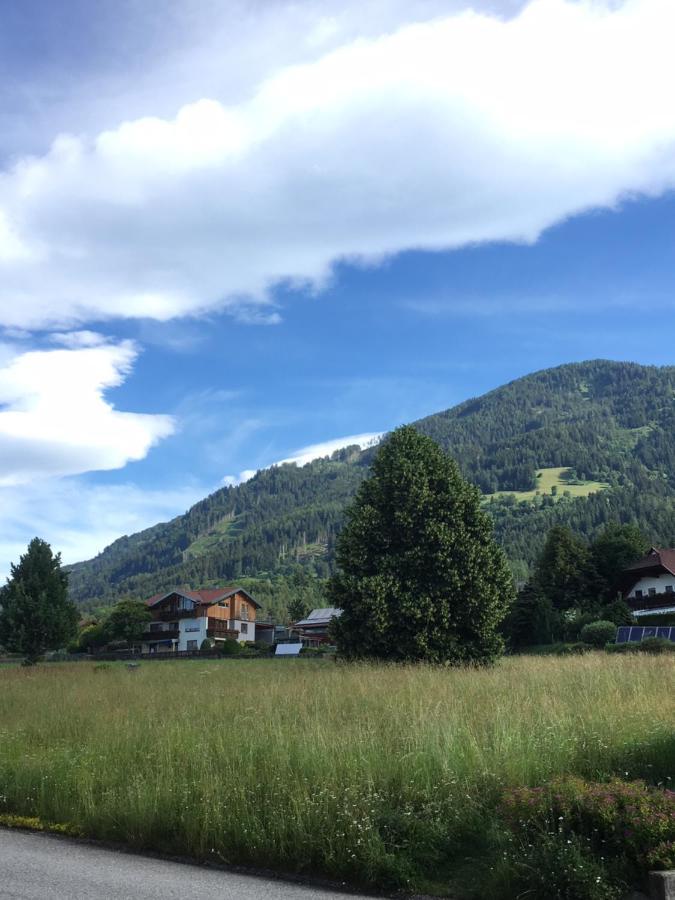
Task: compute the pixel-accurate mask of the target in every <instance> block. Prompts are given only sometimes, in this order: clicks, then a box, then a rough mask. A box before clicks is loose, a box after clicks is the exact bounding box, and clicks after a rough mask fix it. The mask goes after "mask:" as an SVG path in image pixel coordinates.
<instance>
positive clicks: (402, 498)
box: [327, 426, 513, 663]
mask: <svg viewBox="0 0 675 900" xmlns="http://www.w3.org/2000/svg"><path fill="white" fill-rule="evenodd" d="M337 564H338V572H337V574H336V575H334V576H333V577H332V578H331V579H330V581H329V583H328V588H327V595H328V600H329V602H330V603H332V605H333V606H336V607H339V608H341V609H342V610H343V613H342V616H340V618H339V619H336V620H335V621H334V637H335V639H336V641H337V644H338V648H339V650H340V652H341V653H342V654H343V655H344V656H346V657H351V658H364V657H366V658H367V657H372V658H379V659H391V660H428V661H430V662H443V661H449V662H453V663H462V662H467V663H468V662H480V663H484V662H490V661H492V660H494V659H495V658H496V657H497V656H498V655H499V653H501V651H502V649H503V644H502V638H501V635H500V633H499V625H500V623H501V621H502V619H503V618H504V616H505V615H506V612H507V610H508V608H509V606H510V604H511V602H512V600H513V582H512V579H511V575H510V572H509V570H508V567H507V564H506V558H505V556H504V554H503V552H502V551H501V550H500V549H499V548H498V547H497V545H496V543H495V542H494V540H493V537H492V520H491V519H490V517H489V516H488V515H487V514H486V513H484V512H483V511H482V510H481V508H480V493H479V491H478V489H477V488H475V487H473V486H472V485H470V484H469V483H468V482H466V481H465V480H464V479H463V478H462V476H461V475H460V472H459V469H458V467H457V465H456V463H455V462H454V461H453V460H452V459H450V458H449V457H448V456H446V455H445V453H443V451H442V450H441V449H440V447H439V446H438V445H437V444H436V443H435V441H433V440H431V438H428V437H426V436H424V435H422V434H420V433H419V432H418V431H417V430H416V429H415V428H413V427H411V426H406V427H404V428H399V429H398V430H396V431H394V432H393V433H392V434H391V435H390V437H389V438H388V439H387V440H386V441H385V443H384V444H382V445H381V447H380V448H379V450H378V452H377V454H376V456H375V458H374V460H373V464H372V474H371V476H370V478H368V479H367V480H366V481H364V482H363V483H362V485H361V487H360V488H359V490H358V492H357V495H356V498H355V500H354V502H353V504H352V505H351V507H350V508H349V509H348V510H347V516H346V524H345V526H344V528H343V530H342V532H341V534H340V537H339V539H338V543H337Z"/></svg>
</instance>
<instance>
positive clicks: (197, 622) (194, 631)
mask: <svg viewBox="0 0 675 900" xmlns="http://www.w3.org/2000/svg"><path fill="white" fill-rule="evenodd" d="M207 621H208V620H207V618H206V616H199V617H198V618H196V619H181V620H180V621H179V623H178V629H179V636H178V647H177V648H176V649H177V650H187V649H188V645H187V642H188V641H197V647H196V649H197V650H199V648H200V647H201V645H202V641H203V640H204V639H205V638H206V623H207Z"/></svg>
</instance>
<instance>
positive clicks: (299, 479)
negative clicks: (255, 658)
mask: <svg viewBox="0 0 675 900" xmlns="http://www.w3.org/2000/svg"><path fill="white" fill-rule="evenodd" d="M674 395H675V368H673V367H662V368H657V367H654V366H639V365H634V364H631V363H617V362H608V361H603V360H596V361H591V362H585V363H578V364H573V365H567V366H560V367H559V368H556V369H548V370H545V371H543V372H537V373H535V374H533V375H528V376H527V377H525V378H521V379H519V380H517V381H514V382H512V383H511V384H508V385H505V386H504V387H501V388H499V389H498V390H495V391H492V392H490V393H489V394H486V395H484V396H483V397H480V398H478V399H475V400H470V401H467V402H466V403H462V404H460V405H459V406H457V407H454V408H453V409H450V410H447V411H446V412H442V413H439V414H437V415H434V416H430V417H429V418H426V419H423V420H421V421H420V422H418V423H416V427H417V428H418V429H419V430H420V431H421V432H423V433H424V434H427V435H429V436H430V437H432V438H433V439H434V440H435V441H437V443H438V444H439V445H440V446H441V447H442V448H443V449H444V450H446V451H447V452H448V453H450V455H451V456H452V457H453V458H454V459H455V460H456V461H457V463H458V465H459V467H460V470H461V472H462V474H463V475H464V477H465V478H468V479H469V480H470V481H472V482H474V483H475V484H477V485H478V486H479V487H480V488H481V490H483V491H484V492H485V493H493V492H495V491H504V490H529V489H532V488H534V487H536V478H535V473H536V471H537V469H540V468H548V467H554V466H557V467H568V468H569V470H570V471H569V475H568V478H569V479H570V480H571V481H574V479H580V480H584V479H586V480H588V479H593V480H597V481H602V482H606V483H608V484H609V485H610V487H609V489H608V490H605V491H603V492H601V493H596V494H591V495H590V496H588V497H579V498H571V497H565V496H562V497H561V496H560V493H561V492H559V494H558V496H557V497H553V496H550V495H548V496H539V497H536V498H535V500H534V501H527V502H524V501H523V502H520V501H519V500H518V498H517V497H514V496H506V497H503V498H501V499H496V498H491V499H490V501H489V502H487V504H486V506H487V509H488V510H489V512H490V514H491V516H492V517H493V519H494V523H495V537H496V539H497V541H498V543H499V544H500V546H501V547H502V548H503V549H504V551H505V552H506V554H507V556H508V558H509V561H510V563H511V566H512V569H513V571H514V573H517V577H518V578H519V579H523V580H525V579H526V578H527V577H528V575H529V568H530V567H531V566H532V565H533V564H534V562H535V560H536V559H537V557H538V556H539V554H540V553H541V550H542V546H543V543H544V538H545V536H546V534H547V533H548V532H549V531H550V529H551V528H553V527H554V526H557V525H559V526H563V527H566V528H568V529H570V530H571V531H572V532H573V533H574V534H577V535H580V536H583V537H584V538H585V539H586V540H587V541H589V540H591V539H593V538H595V537H596V536H597V535H598V534H599V533H600V532H601V531H602V530H603V529H604V528H605V526H606V525H608V524H609V523H614V524H616V525H622V526H626V525H628V526H631V525H633V526H636V527H638V528H639V529H640V530H641V531H642V533H644V534H645V535H648V536H649V539H650V541H651V542H653V543H655V544H657V545H660V546H672V545H674V544H675V502H674V501H675V442H673V440H672V434H673V432H674V431H675V402H674V400H673V397H674ZM372 456H373V451H372V450H371V451H366V452H364V453H358V452H357V451H355V450H354V448H347V449H346V450H341V451H338V452H337V453H335V454H333V456H332V457H331V459H324V460H318V461H316V462H314V463H311V464H309V465H307V466H303V467H301V468H298V467H295V466H291V465H285V466H279V467H277V468H273V469H269V470H266V471H262V472H259V473H258V474H257V475H256V476H255V477H254V478H253V479H251V481H249V482H247V483H246V484H242V485H239V486H238V487H235V488H224V489H222V490H220V491H217V492H216V493H214V494H212V495H211V496H210V497H207V498H206V499H205V500H203V501H201V502H200V503H198V504H196V506H194V507H193V508H192V509H190V510H189V511H188V512H187V513H186V514H185V515H184V516H179V517H177V518H176V519H174V520H173V521H171V522H168V523H165V524H162V525H156V526H155V527H153V528H150V529H147V530H146V531H143V532H140V533H139V534H136V535H132V536H131V537H123V538H120V539H119V540H118V541H115V543H114V544H112V545H111V546H110V547H108V548H107V549H106V550H105V551H104V552H103V553H102V554H100V555H99V556H97V557H96V558H95V559H93V560H90V561H89V562H86V563H79V564H78V565H76V566H73V567H72V569H71V571H72V575H71V593H72V597H73V599H75V600H77V601H78V602H79V603H82V604H83V605H87V606H88V607H89V608H92V607H95V606H98V605H101V604H108V605H109V604H110V603H111V602H112V601H113V600H114V599H116V598H118V597H121V596H130V595H131V596H135V597H138V598H146V597H149V596H150V595H152V594H153V593H156V592H157V591H160V590H165V589H169V588H171V587H174V586H175V585H176V584H190V585H191V586H193V587H204V586H208V585H211V584H228V583H232V582H233V581H240V580H241V578H242V576H248V577H252V576H256V577H257V578H259V579H260V581H261V584H267V585H272V586H271V587H269V588H268V590H267V599H263V603H264V605H265V613H268V612H270V613H271V614H272V615H273V616H275V617H277V618H279V619H280V620H282V619H283V617H284V616H286V615H287V603H288V598H290V596H291V595H292V594H293V590H292V588H290V587H289V579H290V578H292V575H293V572H294V571H295V570H296V569H297V567H302V568H303V569H305V570H306V571H307V572H308V574H309V575H310V577H311V578H312V580H313V581H312V584H313V586H314V587H315V588H316V589H317V590H316V594H315V596H313V597H312V598H311V600H309V601H308V602H309V603H310V605H312V606H316V605H321V601H320V587H321V582H322V581H323V579H325V578H326V577H327V576H328V575H330V573H331V571H332V568H333V565H334V547H335V540H336V536H337V534H338V533H339V530H340V528H341V525H342V521H343V512H344V509H345V507H346V505H347V504H348V503H349V502H350V501H351V499H352V498H353V496H354V494H355V492H356V490H357V488H358V486H359V484H360V483H361V481H362V480H363V478H364V477H365V475H366V474H367V471H368V464H369V462H370V459H371V458H372ZM562 493H563V495H564V489H563V490H562ZM619 543H620V542H619ZM610 544H611V542H610ZM605 549H606V550H607V555H603V556H602V558H601V559H598V560H597V562H598V563H599V564H601V563H602V561H603V560H604V561H605V562H606V561H607V560H608V559H609V551H610V550H611V547H609V546H608V547H607V548H605ZM600 575H601V577H602V578H606V575H607V571H606V570H605V571H604V572H603V571H602V570H601V571H600ZM614 589H615V586H614V585H611V586H610V587H609V588H608V593H607V595H606V596H605V597H603V598H600V597H598V596H595V595H597V591H595V592H594V594H593V596H591V597H590V598H589V599H591V600H592V599H595V600H602V602H607V601H611V600H613V599H614V597H615V596H616V594H615V592H614V593H612V591H613V590H614ZM276 596H283V597H284V598H285V599H283V601H282V602H280V603H277V602H276V600H275V598H276ZM268 600H269V603H270V606H269V607H268V606H267V602H268Z"/></svg>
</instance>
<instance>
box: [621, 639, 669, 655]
mask: <svg viewBox="0 0 675 900" xmlns="http://www.w3.org/2000/svg"><path fill="white" fill-rule="evenodd" d="M605 650H607V652H608V653H675V641H668V640H666V639H665V638H657V637H650V638H645V639H644V641H631V642H630V643H629V642H626V643H625V644H614V643H611V644H606V645H605Z"/></svg>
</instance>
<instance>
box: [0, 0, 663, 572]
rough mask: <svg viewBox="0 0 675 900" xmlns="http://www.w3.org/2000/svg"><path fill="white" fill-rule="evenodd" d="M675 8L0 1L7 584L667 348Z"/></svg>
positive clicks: (516, 0) (1, 446)
mask: <svg viewBox="0 0 675 900" xmlns="http://www.w3.org/2000/svg"><path fill="white" fill-rule="evenodd" d="M674 38H675V4H673V3H672V0H513V2H511V0H474V2H472V3H468V2H465V0H444V2H441V0H405V2H403V0H400V2H399V0H359V2H356V0H340V2H337V0H321V2H318V0H312V2H310V0H294V2H284V0H266V2H263V0H232V2H228V3H227V4H223V3H222V2H220V0H161V2H160V0H98V2H97V3H95V4H94V3H90V2H89V0H61V2H59V3H58V4H55V3H53V2H52V0H3V2H2V3H1V4H0V576H3V575H6V574H7V573H8V572H9V565H10V562H12V561H13V562H17V561H18V557H19V555H20V554H21V553H22V552H23V551H24V549H25V546H26V544H27V543H28V541H29V540H30V539H31V538H32V537H33V536H35V535H38V536H40V537H42V538H44V539H46V540H48V541H49V542H50V543H51V544H52V546H53V548H54V550H55V551H60V552H62V555H63V559H64V561H66V562H75V561H77V560H79V559H84V558H89V557H91V556H93V555H95V554H96V553H98V552H100V551H101V550H102V549H103V548H104V547H105V546H106V545H107V544H109V543H110V542H111V541H113V540H114V539H115V538H117V537H119V536H121V535H122V534H131V533H133V532H135V531H137V530H139V529H141V528H144V527H147V526H149V525H152V524H154V523H156V522H158V521H163V520H166V519H169V518H172V517H173V516H175V515H178V514H180V513H182V512H184V511H185V510H186V509H187V508H188V507H189V506H190V505H191V504H192V503H194V502H195V501H197V500H198V499H200V498H201V497H203V496H205V495H206V494H208V493H211V492H212V491H214V490H216V489H218V488H220V487H222V486H223V485H233V484H236V483H237V482H238V481H240V480H241V479H243V478H247V477H250V475H251V474H252V473H254V472H255V471H256V470H257V469H259V468H262V467H265V466H269V465H271V464H274V463H277V462H280V461H282V460H296V461H297V462H298V463H299V464H302V462H304V461H307V460H308V459H310V458H313V457H315V456H320V455H323V454H325V453H328V452H331V450H333V449H335V448H337V447H339V446H343V445H345V444H348V443H355V442H357V443H361V444H364V445H365V444H367V443H369V442H372V441H373V440H376V439H377V436H378V435H380V434H382V433H385V432H387V431H388V430H390V429H392V428H394V427H396V426H397V425H400V424H402V423H404V422H409V421H413V420H415V419H417V418H420V417H422V416H424V415H428V414H430V413H433V412H437V411H440V410H443V409H446V408H448V407H450V406H452V405H454V404H456V403H458V402H461V401H462V400H465V399H467V398H468V397H472V396H476V395H479V394H481V393H483V392H484V391H486V390H490V389H492V388H494V387H498V386H499V385H501V384H503V383H505V382H507V381H509V380H512V379H514V378H517V377H520V376H522V375H525V374H527V373H529V372H532V371H536V370H538V369H541V368H546V367H549V366H555V365H559V364H562V363H566V362H572V361H577V360H583V359H592V358H600V357H602V358H608V359H617V360H632V361H636V362H640V363H645V364H657V365H671V364H673V346H674V341H673V338H674V337H675V334H674V331H675V329H674V328H673V311H674V309H675V301H674V296H675V295H674V292H673V287H674V281H675V265H674V263H675V258H674V257H675V194H674V193H673V188H675V106H673V103H672V85H673V83H674V82H675V56H674V55H673V54H672V52H671V48H672V43H673V39H674Z"/></svg>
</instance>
